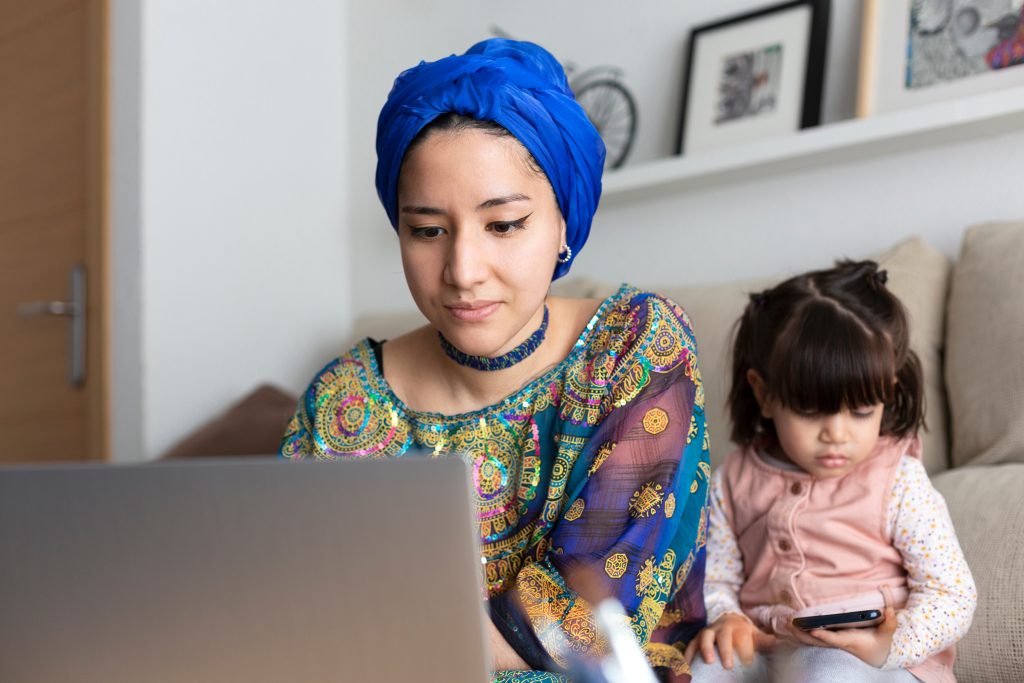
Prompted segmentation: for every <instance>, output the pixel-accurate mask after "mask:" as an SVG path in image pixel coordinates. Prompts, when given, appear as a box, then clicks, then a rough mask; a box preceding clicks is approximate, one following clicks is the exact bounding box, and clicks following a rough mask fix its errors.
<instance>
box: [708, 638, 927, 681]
mask: <svg viewBox="0 0 1024 683" xmlns="http://www.w3.org/2000/svg"><path fill="white" fill-rule="evenodd" d="M779 664H780V665H781V670H780V671H778V672H777V678H776V680H778V681H780V682H784V683H817V682H818V681H829V683H915V682H916V681H917V680H918V679H917V678H916V677H915V676H914V675H913V674H912V673H910V672H909V671H907V670H906V669H894V670H892V671H882V670H881V669H876V668H875V667H873V666H871V665H870V664H868V663H866V662H864V661H862V660H861V659H858V658H857V657H855V656H854V655H851V654H850V653H849V652H846V651H844V650H839V649H836V648H833V647H812V646H807V645H805V646H802V647H798V648H796V649H795V650H793V653H792V654H791V655H790V656H789V657H788V658H787V660H786V662H785V663H782V662H779ZM694 680H695V681H696V679H694Z"/></svg>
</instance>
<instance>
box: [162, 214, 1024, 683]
mask: <svg viewBox="0 0 1024 683" xmlns="http://www.w3.org/2000/svg"><path fill="white" fill-rule="evenodd" d="M837 256H838V255H837ZM852 256H857V257H861V256H864V255H859V254H858V255H852ZM869 256H870V257H871V258H874V259H875V260H877V261H878V262H879V263H880V264H881V266H882V267H883V268H885V269H886V270H887V271H888V273H889V280H888V286H889V287H890V288H891V289H892V291H893V292H895V293H896V294H897V295H898V296H899V297H900V299H901V300H902V301H903V303H904V305H905V306H906V307H907V310H908V312H909V314H910V318H911V325H912V335H911V345H912V347H913V348H914V349H915V351H916V352H917V353H918V355H919V356H920V358H921V363H922V366H923V369H924V375H925V383H926V402H927V416H926V420H927V430H926V432H925V433H924V434H923V438H922V441H923V445H924V464H925V467H926V468H927V470H928V472H929V473H930V475H931V476H932V479H933V482H934V484H935V486H936V488H938V490H939V491H940V492H941V493H942V494H943V496H944V497H945V498H946V502H947V504H948V506H949V510H950V514H951V516H952V518H953V522H954V524H955V525H956V529H957V532H958V535H959V538H960V543H961V545H962V547H963V549H964V553H965V554H966V556H967V561H968V563H969V564H970V566H971V569H972V572H973V574H974V578H975V581H976V583H977V586H978V609H977V611H976V613H975V616H974V623H973V625H972V627H971V630H970V632H969V633H968V635H967V637H966V638H965V639H964V640H963V641H962V642H961V643H960V645H959V646H958V657H957V662H956V673H957V677H958V679H959V680H960V681H961V683H1011V682H1012V683H1022V682H1024V223H990V224H985V225H978V226H975V227H972V228H970V229H968V230H967V231H966V232H965V234H964V238H963V244H962V247H961V250H960V254H959V257H958V258H957V259H956V260H955V262H951V261H950V260H949V259H948V258H947V257H946V256H945V255H944V254H942V253H941V252H940V251H938V250H937V249H936V248H935V247H933V246H931V245H929V244H928V243H927V242H926V241H925V240H923V239H921V238H918V237H913V238H910V239H907V240H904V241H902V242H900V243H899V244H897V245H895V246H894V247H892V248H891V249H889V250H887V251H885V252H884V253H881V254H875V255H869ZM820 265H821V266H822V267H826V266H828V265H829V264H827V263H823V264H820ZM788 275H790V274H785V273H780V274H779V277H776V278H760V279H756V280H742V281H736V282H732V283H727V284H716V285H711V286H680V285H678V284H673V283H664V282H645V281H644V280H643V277H642V275H638V276H637V278H636V280H635V281H633V282H632V283H631V284H634V285H637V286H639V287H643V288H645V289H651V290H654V291H657V292H660V293H662V294H665V295H666V296H669V297H670V298H672V299H674V300H675V301H677V302H678V303H680V304H681V305H682V306H683V307H684V308H685V309H686V311H687V312H688V314H689V315H690V318H691V320H692V322H693V326H694V331H695V332H696V336H697V343H698V349H699V360H700V367H701V372H702V374H703V377H704V386H705V392H706V397H707V415H708V424H709V430H710V433H711V452H712V461H713V463H714V464H717V463H720V462H721V461H722V459H723V458H724V457H725V455H726V454H727V453H728V452H729V451H730V450H731V448H732V447H731V445H730V443H729V439H728V435H729V433H730V431H731V429H730V424H729V419H728V417H727V415H726V410H725V399H726V395H727V390H728V378H729V374H730V373H729V356H728V354H729V348H730V338H731V334H732V331H733V324H734V322H735V321H736V320H737V319H738V317H739V315H740V312H741V311H742V309H743V307H744V306H745V305H746V302H747V300H748V298H747V297H748V295H749V293H751V292H754V291H759V290H762V289H765V288H767V287H770V286H771V285H773V284H774V283H775V282H777V281H779V280H780V279H782V278H783V277H785V276H788ZM619 284H620V283H617V282H615V283H613V282H599V281H595V280H591V279H582V278H576V279H567V281H565V282H561V281H560V282H558V283H556V285H555V286H554V288H553V293H555V294H557V295H562V296H582V297H595V298H603V297H604V296H607V295H608V294H610V293H612V292H613V291H614V290H615V289H616V288H617V287H618V285H619ZM419 324H422V319H421V318H420V317H419V316H418V315H417V314H415V313H402V314H389V315H375V316H370V317H366V318H364V319H362V320H360V321H357V324H356V330H355V338H357V339H358V338H360V337H362V336H367V335H369V336H373V337H376V338H378V339H388V338H391V337H393V336H395V335H397V334H400V333H402V332H404V331H407V330H409V329H412V328H413V327H414V326H416V325H419ZM294 405H295V397H294V396H290V395H287V393H286V392H281V391H280V390H277V389H272V388H267V387H263V388H261V389H259V390H257V391H256V392H254V393H253V394H251V395H250V396H248V397H246V398H245V399H243V400H242V401H240V402H239V403H238V404H236V405H234V406H232V407H231V408H230V409H229V410H228V411H227V412H226V413H225V414H224V415H222V416H220V417H219V418H217V419H215V420H214V421H213V422H211V423H210V424H208V425H206V426H205V427H204V428H203V429H201V430H200V431H199V432H197V433H196V434H194V435H192V436H191V437H189V438H187V439H186V440H185V441H183V442H182V443H181V444H179V445H178V446H177V447H175V449H172V452H171V453H170V455H173V456H175V457H184V456H189V455H214V454H227V453H229V452H233V453H249V454H251V453H255V452H266V453H271V452H273V451H274V450H276V447H277V439H278V438H279V434H280V431H278V430H279V429H280V430H283V426H284V424H285V423H286V422H287V419H288V417H289V416H290V414H291V411H292V409H293V408H294ZM268 424H269V425H273V428H272V429H269V430H268V429H263V431H262V432H261V433H263V434H265V436H262V437H260V439H262V440H265V441H266V443H258V444H257V443H254V442H253V441H254V440H253V433H254V432H253V429H255V428H254V427H253V425H261V426H262V427H266V426H267V425H268ZM262 427H261V428H262ZM240 438H242V439H244V438H248V441H244V442H242V443H236V442H237V441H238V440H239V439H240Z"/></svg>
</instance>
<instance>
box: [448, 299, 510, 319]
mask: <svg viewBox="0 0 1024 683" xmlns="http://www.w3.org/2000/svg"><path fill="white" fill-rule="evenodd" d="M500 305H501V304H500V303H499V302H497V301H489V302H474V303H472V304H468V305H456V306H445V308H447V309H448V311H449V312H450V313H451V314H452V317H453V318H455V319H456V320H461V321H462V322H478V321H480V320H483V319H484V318H487V317H488V316H489V315H491V314H492V313H494V312H495V311H496V310H498V306H500Z"/></svg>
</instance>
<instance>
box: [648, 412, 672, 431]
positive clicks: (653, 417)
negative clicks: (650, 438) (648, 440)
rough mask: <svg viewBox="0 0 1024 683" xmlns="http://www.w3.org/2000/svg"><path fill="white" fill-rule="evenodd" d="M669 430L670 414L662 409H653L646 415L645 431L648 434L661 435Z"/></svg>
mask: <svg viewBox="0 0 1024 683" xmlns="http://www.w3.org/2000/svg"><path fill="white" fill-rule="evenodd" d="M667 428H668V413H666V412H665V411H664V410H662V409H661V408H651V409H650V410H648V411H647V414H646V415H644V431H646V432H647V433H648V434H661V433H662V432H663V431H665V430H666V429H667Z"/></svg>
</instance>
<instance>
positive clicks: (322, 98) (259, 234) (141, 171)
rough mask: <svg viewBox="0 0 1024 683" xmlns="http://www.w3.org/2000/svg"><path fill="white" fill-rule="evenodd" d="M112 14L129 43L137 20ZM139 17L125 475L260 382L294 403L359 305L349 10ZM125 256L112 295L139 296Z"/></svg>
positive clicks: (239, 2) (284, 8) (190, 8)
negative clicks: (134, 364)
mask: <svg viewBox="0 0 1024 683" xmlns="http://www.w3.org/2000/svg"><path fill="white" fill-rule="evenodd" d="M119 1H120V0H119ZM124 3H126V4H130V3H131V0H124ZM114 15H115V17H118V16H120V17H122V19H124V20H125V21H124V23H123V24H122V28H123V29H125V30H128V31H130V30H131V22H130V21H129V20H130V19H131V15H132V10H131V9H130V8H126V6H125V5H122V6H120V7H119V6H118V4H117V3H115V6H114ZM140 17H141V20H140V21H139V22H138V29H137V30H138V35H139V36H140V39H139V40H138V41H137V42H138V46H139V48H138V52H139V67H138V88H137V90H138V93H137V96H138V97H139V101H140V103H141V104H140V105H139V106H138V131H139V133H138V136H137V156H138V158H137V185H138V192H137V197H136V201H137V203H138V210H137V212H136V215H135V216H133V215H132V213H131V211H129V210H123V211H121V212H120V213H118V212H117V208H116V206H115V220H114V222H115V225H114V229H115V232H116V233H118V234H121V235H124V234H125V233H131V232H133V231H134V233H135V234H136V237H137V239H136V250H137V260H138V267H137V273H138V287H139V290H138V291H139V297H138V300H139V305H138V306H137V307H136V308H135V310H132V306H130V305H128V306H125V307H124V308H123V309H119V308H117V306H116V305H115V321H114V327H115V337H117V330H121V331H122V336H121V340H120V341H121V349H122V350H123V351H126V352H128V356H127V360H128V361H131V360H132V358H131V353H130V351H131V349H130V348H127V347H130V346H131V344H132V340H131V330H136V331H137V334H136V337H137V338H136V340H135V344H136V345H137V351H138V368H137V372H136V371H135V370H136V369H135V368H131V367H128V368H125V367H124V366H122V375H127V376H129V377H131V378H133V379H134V380H135V381H134V382H132V381H131V380H128V381H125V382H123V383H122V384H123V386H122V391H121V392H120V393H118V394H117V395H116V396H115V408H114V421H115V426H114V432H115V434H120V435H121V438H120V439H115V453H114V458H115V459H116V460H122V461H123V460H138V459H143V458H152V457H155V456H157V455H159V454H160V453H161V452H162V451H163V450H165V449H166V448H167V447H168V446H170V445H171V444H172V443H173V442H174V441H175V440H177V439H178V438H180V437H181V436H182V435H184V434H185V433H187V432H188V431H190V430H191V429H193V428H195V427H196V426H198V425H199V424H201V423H202V422H204V421H205V420H207V419H209V418H210V417H211V416H213V415H215V414H217V413H218V412H220V411H221V410H223V409H224V408H225V407H226V406H227V405H228V404H229V403H231V402H233V401H235V400H236V399H238V398H239V397H240V396H241V395H243V394H244V393H246V392H248V391H249V390H251V389H252V388H254V387H255V386H256V385H257V384H258V383H260V382H264V381H269V382H274V383H277V384H279V385H282V386H284V387H286V388H290V389H292V390H293V391H296V392H298V390H299V389H300V388H301V386H302V384H303V383H304V382H305V381H306V380H307V379H308V378H309V376H310V375H311V374H312V373H313V372H314V371H315V370H316V368H317V366H318V364H319V363H322V361H323V360H325V359H326V358H327V357H328V356H329V355H330V354H331V353H334V352H335V351H336V347H337V345H338V344H339V341H338V340H340V339H343V338H345V336H346V335H347V334H348V329H349V323H350V311H349V309H350V301H351V293H350V291H349V282H350V277H349V272H348V271H349V268H350V256H351V249H350V248H349V245H348V227H349V225H350V222H349V219H348V216H347V212H346V207H347V203H348V201H347V198H348V177H347V173H348V171H347V169H348V149H347V140H346V131H347V102H348V83H347V79H348V72H347V64H346V53H345V50H346V41H347V16H346V10H345V4H344V3H343V2H338V1H335V0H302V2H289V3H282V2H273V1H271V0H263V1H255V0H218V2H207V1H206V0H147V1H146V2H143V3H142V4H141V14H140ZM116 26H117V24H115V27H116ZM114 42H115V46H116V45H118V44H121V45H124V46H127V47H130V46H131V44H132V42H133V41H132V40H130V38H126V37H124V36H122V37H121V38H118V37H116V36H115V40H114ZM115 59H116V56H115ZM118 74H119V72H118V71H117V69H116V67H115V75H114V81H115V83H114V88H113V89H114V91H115V93H118V92H120V93H122V94H124V93H127V94H128V95H129V96H131V88H130V87H119V84H118V78H126V77H127V76H129V75H130V74H121V75H120V76H119V75H118ZM133 106H134V105H133V103H125V102H121V103H117V102H115V105H114V109H115V112H116V111H118V110H120V111H122V112H130V111H131V110H132V108H133ZM116 119H117V116H116V115H115V120H116ZM119 136H120V137H121V138H124V137H126V136H125V135H124V133H123V132H119V131H115V135H114V137H115V148H116V145H117V140H118V138H119ZM126 144H130V141H127V140H122V145H126ZM130 161H131V159H127V161H126V160H124V159H122V161H121V163H122V164H126V163H128V162H130ZM114 164H115V169H114V177H115V187H117V185H118V182H117V181H118V179H119V180H121V181H125V180H126V177H125V175H126V174H125V171H126V168H125V166H121V167H120V168H119V167H117V164H118V157H117V156H116V155H115V157H114ZM122 187H124V185H122ZM115 193H116V191H115ZM118 201H119V200H117V199H115V205H116V204H118ZM129 204H130V198H128V199H125V198H123V197H122V198H121V205H122V208H123V207H124V206H129ZM129 208H130V207H129ZM132 220H137V221H138V223H137V225H131V221H132ZM114 242H115V248H116V245H117V244H118V239H117V238H116V237H115V240H114ZM120 243H121V244H122V245H125V246H126V250H127V251H128V252H131V244H130V240H127V239H122V240H121V242H120ZM114 258H115V263H114V276H115V288H120V287H122V286H128V287H130V286H132V284H133V279H132V277H131V263H130V260H131V254H130V253H129V254H128V255H125V254H120V256H119V255H118V254H117V253H116V252H115V256H114ZM116 299H117V295H115V300H116ZM129 303H130V302H129ZM118 316H120V318H118ZM132 316H134V317H135V319H134V320H132ZM125 330H127V331H128V332H127V333H125ZM117 348H118V347H117V345H116V344H115V349H117ZM114 360H115V367H117V366H118V364H119V363H121V360H122V359H121V358H119V357H115V359H114ZM115 374H116V372H115ZM116 386H117V382H116V380H115V388H116ZM133 387H134V389H135V394H136V396H135V398H136V399H137V400H138V401H139V405H131V404H129V403H127V402H128V401H131V400H132V398H133V396H132V389H133ZM129 419H130V420H136V421H137V424H134V425H125V424H124V422H125V421H126V420H129Z"/></svg>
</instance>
